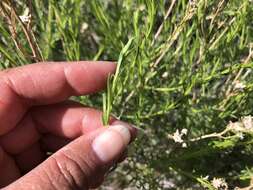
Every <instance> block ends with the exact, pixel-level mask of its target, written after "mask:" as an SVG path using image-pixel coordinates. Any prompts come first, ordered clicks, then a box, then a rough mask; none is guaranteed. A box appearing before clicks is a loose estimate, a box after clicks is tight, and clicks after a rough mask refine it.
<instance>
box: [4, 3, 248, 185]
mask: <svg viewBox="0 0 253 190" xmlns="http://www.w3.org/2000/svg"><path fill="white" fill-rule="evenodd" d="M0 15H1V16H0V65H1V69H6V68H12V67H17V66H21V65H25V64H31V63H35V62H41V61H48V60H53V61H63V60H69V61H73V60H113V61H118V63H120V64H119V67H118V71H119V72H118V74H117V76H114V80H113V79H112V80H111V81H108V89H107V90H106V91H105V92H104V99H103V98H102V94H97V95H92V96H87V97H78V98H76V99H77V100H78V101H80V102H82V103H83V104H85V105H87V106H94V107H97V108H99V109H102V108H104V112H105V116H106V114H109V113H112V114H113V115H115V116H116V117H118V118H119V119H122V120H125V121H128V122H130V123H133V124H134V125H136V126H137V127H138V128H141V129H140V132H139V134H140V135H139V138H138V140H137V142H136V143H135V144H134V145H133V147H132V148H131V149H130V150H129V154H130V158H128V159H127V160H126V161H125V163H124V164H123V165H122V166H120V167H119V168H118V169H117V170H116V171H115V172H114V173H112V174H110V177H109V179H108V180H107V181H106V182H105V183H104V185H103V186H102V187H101V189H235V188H236V187H238V189H250V185H251V177H253V176H252V175H253V159H252V158H253V157H252V156H253V138H252V137H253V120H252V117H251V115H253V93H252V90H253V75H252V68H253V50H252V48H253V22H252V18H253V2H252V1H251V0H241V1H238V0H47V1H46V0H33V1H31V0H1V1H0ZM115 77H116V80H115ZM84 85H85V84H84ZM101 119H102V118H101ZM239 187H240V188H239Z"/></svg>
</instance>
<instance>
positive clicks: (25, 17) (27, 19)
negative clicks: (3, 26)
mask: <svg viewBox="0 0 253 190" xmlns="http://www.w3.org/2000/svg"><path fill="white" fill-rule="evenodd" d="M19 18H20V20H21V21H22V22H23V23H29V22H30V21H31V18H32V16H31V14H30V11H29V9H28V8H27V9H25V11H24V12H23V15H21V16H19Z"/></svg>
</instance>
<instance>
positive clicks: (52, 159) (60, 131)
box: [0, 62, 136, 190]
mask: <svg viewBox="0 0 253 190" xmlns="http://www.w3.org/2000/svg"><path fill="white" fill-rule="evenodd" d="M114 70H115V64H114V63H109V62H106V63H104V62H78V63H39V64H33V65H27V66H24V67H19V68H15V69H10V70H6V71H2V72H0V122H1V123H0V188H1V187H2V188H3V189H4V190H12V189H19V190H22V189H26V190H29V189H36V190H40V189H43V190H55V189H65V190H70V189H88V188H94V187H98V186H99V185H100V184H101V183H102V181H103V179H104V175H105V174H106V172H107V171H108V170H109V168H110V167H111V166H113V165H114V164H115V163H117V162H120V161H122V159H124V157H125V156H124V155H125V154H124V152H125V150H126V148H127V145H128V144H129V143H130V142H131V141H132V140H133V139H134V138H135V135H136V131H135V129H134V128H132V127H131V126H130V125H128V124H126V123H123V122H121V121H117V120H115V119H114V118H111V121H110V126H109V127H102V126H103V125H102V121H101V116H102V113H101V112H100V111H97V110H95V109H92V108H86V107H84V106H83V105H81V104H79V103H77V102H74V101H70V100H67V99H68V98H69V97H70V96H73V95H75V96H78V95H85V94H91V93H95V92H98V91H99V90H101V89H103V88H104V86H105V85H106V80H107V77H108V75H109V74H110V73H113V72H114ZM48 152H55V153H54V154H52V155H51V156H49V157H48V156H47V153H48Z"/></svg>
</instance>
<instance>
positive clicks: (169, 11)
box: [152, 0, 176, 45]
mask: <svg viewBox="0 0 253 190" xmlns="http://www.w3.org/2000/svg"><path fill="white" fill-rule="evenodd" d="M175 3H176V0H172V2H171V4H170V7H169V9H168V11H167V12H166V15H165V17H164V19H163V22H162V24H161V25H160V27H159V28H158V30H157V32H156V34H155V37H154V40H153V41H152V45H154V43H155V41H156V40H157V38H158V36H159V35H160V34H161V32H162V30H163V27H164V24H165V21H166V20H167V19H168V17H169V15H170V14H171V12H172V9H173V7H174V5H175Z"/></svg>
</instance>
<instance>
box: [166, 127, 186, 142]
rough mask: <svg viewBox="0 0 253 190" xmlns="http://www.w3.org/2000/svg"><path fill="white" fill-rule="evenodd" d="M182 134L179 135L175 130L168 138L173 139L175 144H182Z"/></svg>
mask: <svg viewBox="0 0 253 190" xmlns="http://www.w3.org/2000/svg"><path fill="white" fill-rule="evenodd" d="M182 136H183V135H182V134H180V132H179V130H178V129H177V130H176V132H175V133H174V134H173V135H168V137H169V138H171V139H173V140H174V141H175V142H177V143H183V142H184V141H183V139H182Z"/></svg>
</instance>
